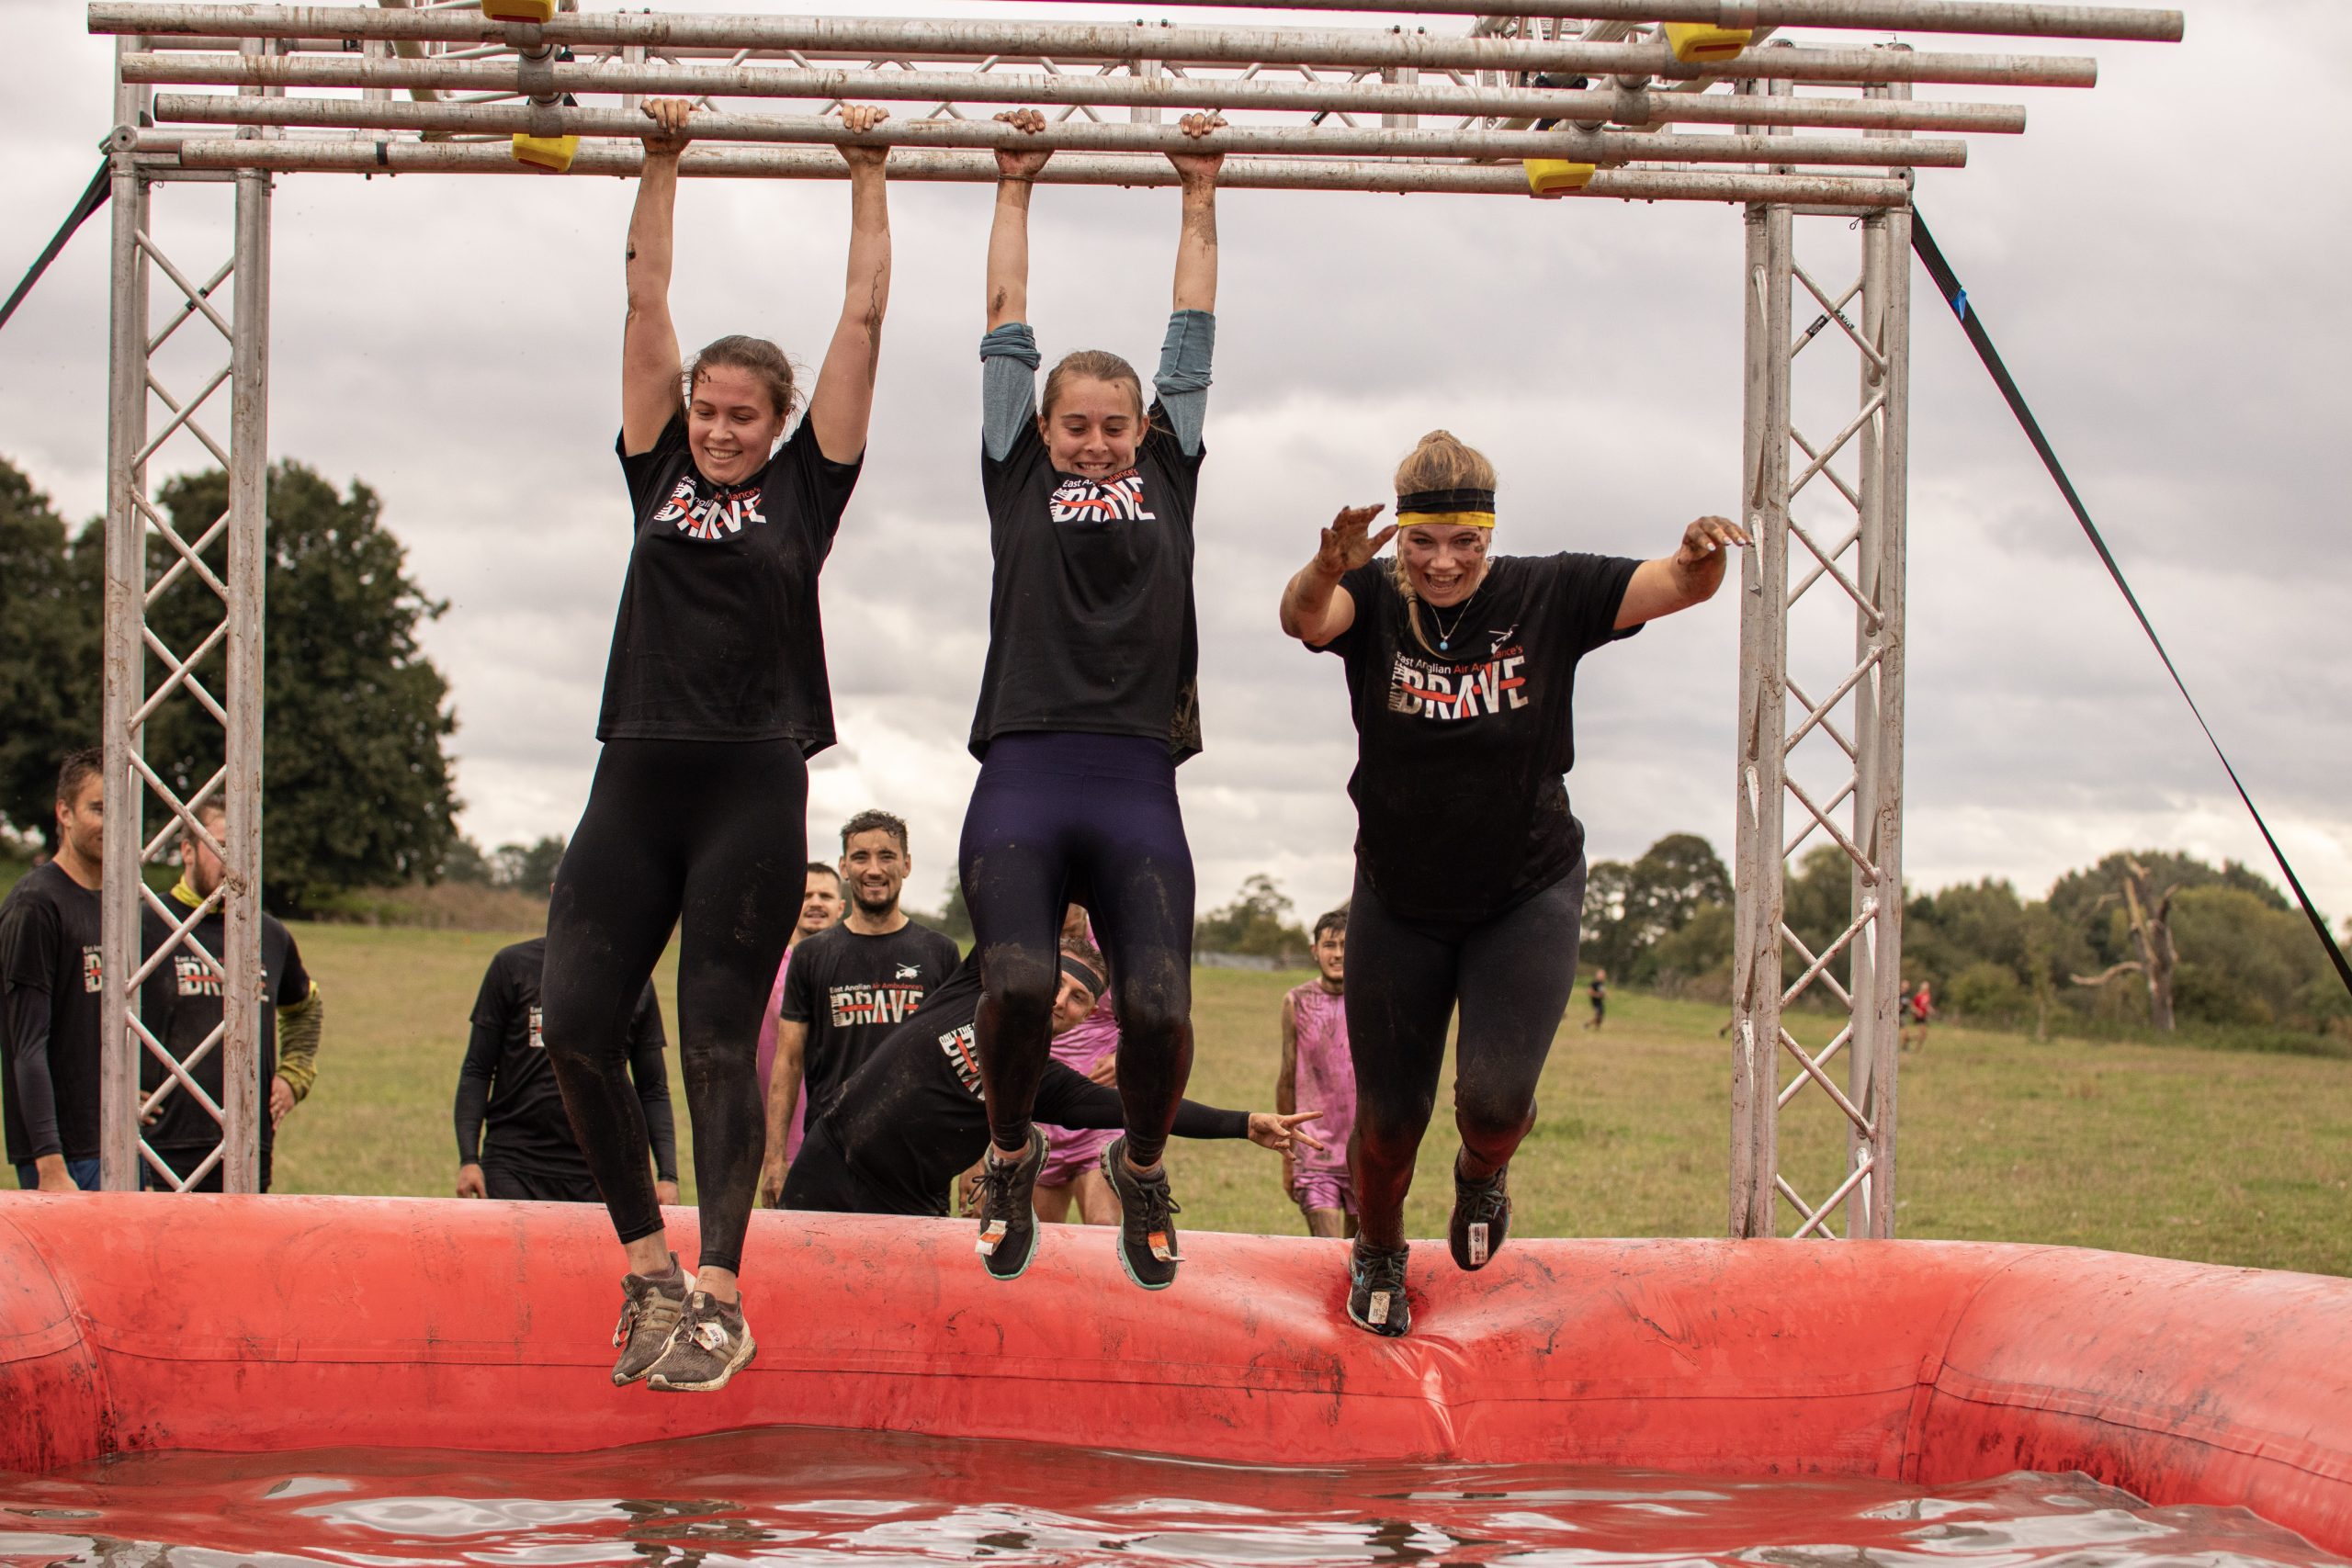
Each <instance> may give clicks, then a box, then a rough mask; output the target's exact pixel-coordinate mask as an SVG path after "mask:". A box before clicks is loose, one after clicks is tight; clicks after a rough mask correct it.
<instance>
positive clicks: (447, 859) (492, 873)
mask: <svg viewBox="0 0 2352 1568" xmlns="http://www.w3.org/2000/svg"><path fill="white" fill-rule="evenodd" d="M497 875H498V868H497V867H496V866H493V865H492V864H491V863H490V857H489V856H488V855H486V854H484V853H482V852H481V845H480V844H477V843H475V842H474V841H473V840H471V839H469V838H467V837H466V836H465V835H464V834H463V833H459V834H458V835H457V836H456V837H454V838H453V839H451V840H450V841H449V850H448V852H447V854H445V855H443V856H442V857H441V880H442V881H444V882H462V883H465V884H467V885H468V886H474V887H487V886H490V885H491V884H492V882H493V881H495V880H496V878H497Z"/></svg>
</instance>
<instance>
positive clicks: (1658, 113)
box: [119, 52, 2025, 132]
mask: <svg viewBox="0 0 2352 1568" xmlns="http://www.w3.org/2000/svg"><path fill="white" fill-rule="evenodd" d="M119 70H120V73H121V78H122V80H123V81H124V82H127V83H134V84H141V85H148V84H152V85H189V86H207V87H279V88H300V87H390V88H397V89H413V88H417V87H432V88H436V89H440V90H443V91H465V90H469V89H473V90H487V91H495V92H509V93H520V92H525V91H526V90H527V89H526V85H525V84H524V82H523V81H522V79H521V76H522V73H521V67H520V65H519V63H518V62H515V61H512V60H461V61H447V62H440V61H434V60H383V59H371V58H369V57H368V56H365V55H346V56H322V57H316V58H288V57H285V56H279V55H266V54H157V53H153V52H136V53H130V54H125V55H123V56H122V57H121V60H120V62H119ZM534 81H535V83H537V96H547V95H548V94H549V93H556V94H561V93H575V94H578V93H639V94H642V93H673V94H678V95H682V96H688V97H701V96H706V95H711V96H720V97H754V98H808V99H814V100H816V101H817V102H820V103H830V102H832V101H834V100H836V99H842V98H855V99H861V100H868V101H913V102H919V103H933V104H936V103H974V104H978V103H995V104H1015V105H1020V106H1023V107H1038V108H1045V107H1060V106H1063V105H1067V104H1087V105H1096V106H1107V107H1161V108H1191V109H1210V108H1215V109H1237V110H1240V109H1307V110H1331V109H1344V110H1350V111H1353V112H1356V113H1362V114H1424V115H1458V116H1461V117H1463V118H1477V117H1482V116H1490V115H1498V116H1504V117H1510V116H1514V115H1516V116H1532V117H1535V118H1550V119H1564V120H1575V121H1577V122H1579V123H1583V124H1590V125H1610V124H1614V125H1625V126H1636V125H1662V124H1671V123H1675V122H1678V121H1679V122H1681V123H1684V124H1691V125H1755V126H1764V125H1779V126H1801V125H1812V126H1845V127H1851V128H1858V129H1861V130H1975V131H1993V132H2014V131H2021V130H2024V129H2025V109H2024V107H2023V106H2021V105H2018V104H1958V103H1928V102H1924V101H1913V100H1908V99H1899V98H1857V97H1844V96H1838V97H1825V96H1813V97H1804V96H1781V95H1772V96H1761V95H1757V96H1747V95H1735V94H1730V93H1664V92H1661V93H1652V92H1647V91H1623V90H1620V91H1603V90H1586V91H1559V92H1554V91H1551V90H1548V89H1545V88H1541V87H1455V86H1452V85H1427V84H1420V83H1414V84H1405V83H1388V82H1347V83H1339V82H1270V81H1266V80H1264V79H1262V78H1260V79H1253V80H1249V81H1242V80H1238V79H1236V78H1233V77H1209V76H1170V75H1162V76H1155V77H1135V76H1075V75H1059V76H1057V75H1046V74H1044V73H1009V72H978V71H972V72H955V71H811V70H804V69H799V68H794V67H784V66H775V65H673V64H668V63H665V62H644V63H641V64H639V63H622V62H615V61H594V62H560V63H558V64H556V65H554V66H552V67H550V68H548V69H546V70H542V71H538V72H535V73H534Z"/></svg>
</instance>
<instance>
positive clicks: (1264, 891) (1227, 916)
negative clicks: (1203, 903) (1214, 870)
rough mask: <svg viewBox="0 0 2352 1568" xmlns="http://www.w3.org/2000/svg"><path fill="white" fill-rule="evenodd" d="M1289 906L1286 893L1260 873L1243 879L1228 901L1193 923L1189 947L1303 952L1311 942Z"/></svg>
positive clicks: (1255, 953) (1273, 954)
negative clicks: (1190, 945) (1223, 906)
mask: <svg viewBox="0 0 2352 1568" xmlns="http://www.w3.org/2000/svg"><path fill="white" fill-rule="evenodd" d="M1292 908H1293V906H1292V904H1291V900H1290V896H1289V895H1288V894H1285V893H1284V892H1283V890H1282V888H1281V887H1280V886H1278V885H1277V884H1276V883H1275V881H1274V879H1273V878H1272V877H1271V876H1268V875H1267V874H1265V873H1263V872H1260V873H1258V874H1256V875H1254V876H1251V877H1249V878H1247V879H1246V880H1245V881H1243V883H1242V884H1241V890H1240V892H1238V893H1237V894H1236V895H1235V896H1234V899H1233V902H1232V903H1230V904H1227V906H1226V907H1225V908H1222V909H1213V910H1211V911H1210V912H1209V913H1208V914H1206V915H1204V916H1203V917H1202V918H1201V919H1199V920H1196V921H1195V922H1193V950H1194V951H1195V952H1200V953H1242V954H1245V955H1247V956H1250V957H1257V958H1283V957H1287V956H1296V955H1299V954H1303V953H1306V951H1307V950H1308V948H1309V947H1310V946H1312V943H1310V942H1308V941H1307V939H1306V931H1304V930H1302V929H1301V928H1300V927H1299V926H1298V924H1297V922H1296V921H1295V920H1294V919H1292V918H1291V911H1292Z"/></svg>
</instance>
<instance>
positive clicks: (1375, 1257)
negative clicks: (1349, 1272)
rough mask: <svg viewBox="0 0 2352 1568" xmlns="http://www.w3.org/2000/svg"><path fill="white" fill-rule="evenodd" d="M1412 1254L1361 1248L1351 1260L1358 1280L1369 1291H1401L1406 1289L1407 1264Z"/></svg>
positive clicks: (1402, 1251)
mask: <svg viewBox="0 0 2352 1568" xmlns="http://www.w3.org/2000/svg"><path fill="white" fill-rule="evenodd" d="M1411 1257H1412V1254H1411V1253H1410V1252H1407V1251H1404V1250H1401V1249H1400V1250H1398V1251H1396V1252H1387V1251H1378V1250H1375V1251H1371V1252H1367V1251H1364V1250H1363V1249H1362V1248H1361V1247H1359V1248H1358V1249H1356V1252H1355V1255H1354V1257H1353V1258H1352V1259H1351V1261H1352V1263H1353V1264H1354V1266H1355V1275H1356V1280H1357V1281H1358V1282H1359V1283H1361V1284H1363V1286H1364V1287H1365V1288H1366V1289H1367V1290H1373V1291H1401V1290H1403V1289H1404V1288H1405V1264H1406V1262H1407V1260H1408V1259H1409V1258H1411Z"/></svg>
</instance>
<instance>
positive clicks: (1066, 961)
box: [1062, 953, 1103, 998]
mask: <svg viewBox="0 0 2352 1568" xmlns="http://www.w3.org/2000/svg"><path fill="white" fill-rule="evenodd" d="M1062 973H1063V974H1065V975H1067V976H1069V977H1070V978H1071V979H1073V980H1075V981H1077V982H1078V983H1079V984H1080V985H1081V986H1083V987H1086V994H1087V995H1088V996H1090V997H1094V998H1101V996H1102V995H1103V976H1100V975H1098V974H1096V973H1095V972H1094V968H1093V965H1091V964H1088V963H1087V962H1086V961H1085V960H1084V959H1082V958H1073V957H1072V956H1070V954H1069V953H1063V954H1062Z"/></svg>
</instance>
